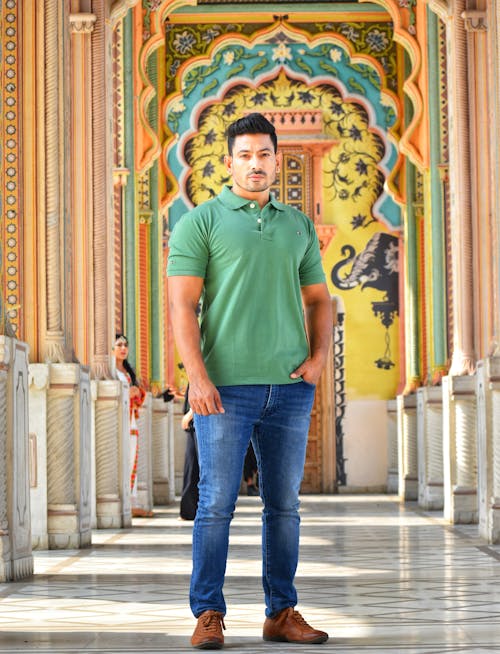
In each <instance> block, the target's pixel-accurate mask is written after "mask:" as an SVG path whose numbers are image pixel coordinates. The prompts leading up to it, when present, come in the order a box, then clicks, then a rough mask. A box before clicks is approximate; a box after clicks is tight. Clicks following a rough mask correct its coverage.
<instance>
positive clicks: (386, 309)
mask: <svg viewBox="0 0 500 654" xmlns="http://www.w3.org/2000/svg"><path fill="white" fill-rule="evenodd" d="M341 253H342V256H344V257H345V258H344V259H341V260H340V261H338V262H337V263H336V264H335V265H334V266H333V268H332V272H331V280H332V282H333V284H334V285H335V286H336V287H337V288H339V289H341V290H344V291H348V290H350V289H353V288H355V287H356V286H358V285H360V286H361V289H364V288H366V287H371V288H375V289H377V290H379V291H382V292H383V294H384V295H383V297H382V299H381V301H379V302H372V311H373V314H374V315H375V316H380V319H381V322H382V325H383V326H384V327H385V328H386V338H385V342H386V348H385V353H384V356H383V357H381V358H379V359H377V360H376V361H375V365H376V366H377V367H378V368H381V369H385V370H389V369H390V368H392V366H394V362H393V361H392V360H391V356H390V340H389V332H388V328H389V327H390V326H391V325H392V323H393V321H394V316H395V315H396V314H398V312H399V290H398V287H399V283H398V239H397V237H396V236H392V235H391V234H387V233H386V232H376V233H375V234H374V235H373V236H372V237H371V238H370V240H369V241H368V243H367V244H366V246H365V248H364V250H363V251H362V252H360V253H359V254H356V250H355V249H354V248H353V247H352V245H344V246H343V247H342V249H341ZM346 255H347V256H346ZM351 262H352V266H351V270H350V271H349V272H348V273H347V274H346V275H345V276H341V274H340V271H341V270H343V268H344V267H345V266H348V265H349V264H350V263H351Z"/></svg>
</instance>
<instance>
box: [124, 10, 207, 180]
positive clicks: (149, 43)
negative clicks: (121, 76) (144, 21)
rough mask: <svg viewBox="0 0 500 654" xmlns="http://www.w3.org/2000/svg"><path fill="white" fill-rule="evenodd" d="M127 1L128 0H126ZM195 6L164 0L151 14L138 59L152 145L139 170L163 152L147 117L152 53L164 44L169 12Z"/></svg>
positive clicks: (142, 109)
mask: <svg viewBox="0 0 500 654" xmlns="http://www.w3.org/2000/svg"><path fill="white" fill-rule="evenodd" d="M125 1H126V0H125ZM150 1H151V0H150ZM186 5H187V6H195V5H196V0H163V1H162V2H160V3H159V5H158V7H156V8H155V9H153V10H152V11H151V14H150V21H151V22H150V28H151V31H150V36H149V38H148V39H147V40H146V41H145V42H144V43H143V45H142V47H141V50H140V53H139V61H138V73H139V76H140V79H141V82H142V85H143V86H142V89H141V91H140V93H139V98H138V114H139V120H140V122H141V125H142V127H143V129H144V131H145V133H146V135H147V139H148V140H149V142H150V146H149V148H148V149H146V150H145V151H144V152H142V153H140V155H139V159H138V161H137V171H138V172H139V173H142V172H144V171H145V170H147V169H148V168H150V167H151V166H152V165H153V163H154V162H155V160H156V159H157V158H158V157H159V156H160V154H161V143H160V139H159V137H158V134H157V133H156V132H155V131H154V130H153V129H152V127H151V125H150V124H149V121H148V118H147V110H148V106H149V103H150V102H151V100H152V99H153V98H154V97H155V95H156V89H155V87H154V85H153V84H152V82H151V80H150V79H149V77H148V74H147V65H148V60H149V57H151V55H152V54H153V53H154V52H155V51H156V50H157V49H158V48H160V47H161V46H162V45H163V42H164V39H165V28H164V25H165V20H166V18H167V16H168V14H169V13H171V12H173V11H175V9H177V8H178V7H183V6H186Z"/></svg>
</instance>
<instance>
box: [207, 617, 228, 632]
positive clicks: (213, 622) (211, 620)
mask: <svg viewBox="0 0 500 654" xmlns="http://www.w3.org/2000/svg"><path fill="white" fill-rule="evenodd" d="M219 623H220V624H222V628H223V629H225V628H226V625H225V624H224V618H223V617H222V615H221V614H220V613H210V614H209V615H205V616H203V619H202V625H203V630H204V631H214V632H216V631H218V630H219Z"/></svg>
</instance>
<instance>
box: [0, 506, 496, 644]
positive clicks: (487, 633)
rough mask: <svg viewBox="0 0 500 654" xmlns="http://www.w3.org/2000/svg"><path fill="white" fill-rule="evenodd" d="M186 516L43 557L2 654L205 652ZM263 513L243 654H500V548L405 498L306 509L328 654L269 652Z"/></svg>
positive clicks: (245, 524)
mask: <svg viewBox="0 0 500 654" xmlns="http://www.w3.org/2000/svg"><path fill="white" fill-rule="evenodd" d="M177 511H178V506H177V505H172V506H169V507H160V508H157V509H156V510H155V515H154V517H153V518H142V519H135V520H134V525H133V528H131V529H127V530H121V531H116V530H105V531H96V532H95V533H94V536H93V545H92V547H91V548H89V549H86V550H80V551H67V550H66V551H48V552H37V553H35V575H34V576H33V577H32V578H29V579H25V580H22V581H20V582H17V583H10V584H0V652H38V653H39V654H48V653H50V654H52V653H54V654H64V653H68V654H69V653H71V654H74V653H75V652H82V653H87V652H89V653H90V652H106V653H108V654H112V653H113V654H127V653H135V652H151V653H153V652H187V651H195V650H192V648H191V647H190V645H189V638H190V635H191V632H192V630H193V627H194V622H195V621H194V618H193V617H192V615H191V613H190V611H189V608H188V585H189V573H190V554H191V530H192V524H191V523H189V522H179V521H178V520H177ZM260 511H261V505H260V499H259V498H254V497H241V498H240V501H239V504H238V508H237V511H236V515H235V519H234V521H233V527H232V533H231V546H230V558H229V561H228V569H227V578H226V585H225V595H226V600H227V604H228V612H227V616H226V620H225V622H226V627H227V629H226V632H225V637H226V646H225V649H226V650H228V651H230V652H232V653H233V654H240V653H246V654H260V653H262V652H267V653H269V654H274V653H276V654H278V653H279V654H289V653H292V652H303V653H304V654H309V653H310V652H316V653H317V654H319V652H335V654H343V653H347V652H349V653H353V652H356V653H357V652H367V653H371V654H395V653H398V652H401V653H405V654H444V653H446V654H449V653H452V652H453V653H455V652H467V653H474V654H483V653H486V652H500V583H499V582H500V546H496V545H495V546H489V545H487V544H486V543H485V542H484V541H482V540H481V539H480V538H479V537H478V536H477V528H476V527H475V526H473V525H471V526H460V527H451V526H449V525H447V524H446V523H445V522H444V521H443V520H442V517H441V514H440V513H439V512H436V513H424V512H422V511H419V510H418V507H417V506H416V505H415V504H406V505H401V504H399V503H398V501H397V499H396V498H394V497H391V496H385V495H377V496H345V495H338V496H303V497H302V541H301V543H302V545H301V562H300V566H299V570H298V574H297V588H298V591H299V605H298V607H297V608H298V609H299V610H300V611H301V612H302V613H303V615H304V617H305V618H306V619H307V620H308V621H309V622H310V623H312V624H313V625H314V626H315V627H318V628H320V629H323V630H325V631H328V633H329V634H330V640H329V641H328V642H327V643H325V644H324V645H309V646H300V645H285V644H281V643H265V642H263V641H262V639H261V629H262V621H263V612H264V605H263V601H262V591H261V585H260Z"/></svg>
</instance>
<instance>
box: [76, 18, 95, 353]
mask: <svg viewBox="0 0 500 654" xmlns="http://www.w3.org/2000/svg"><path fill="white" fill-rule="evenodd" d="M96 18H97V17H96V16H95V15H94V14H90V13H76V14H70V16H69V24H70V30H71V132H70V133H71V181H72V183H71V219H72V225H73V230H72V231H73V252H74V253H75V256H74V257H73V266H72V270H73V289H74V293H73V341H74V349H75V354H76V356H77V358H78V360H79V361H89V360H90V352H89V337H88V331H89V328H90V327H89V321H88V305H89V298H88V288H89V283H90V280H89V270H91V265H90V258H91V254H90V247H89V246H90V226H91V224H92V123H91V111H90V107H91V99H92V88H91V71H92V68H91V33H92V31H93V29H94V24H95V21H96Z"/></svg>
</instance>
